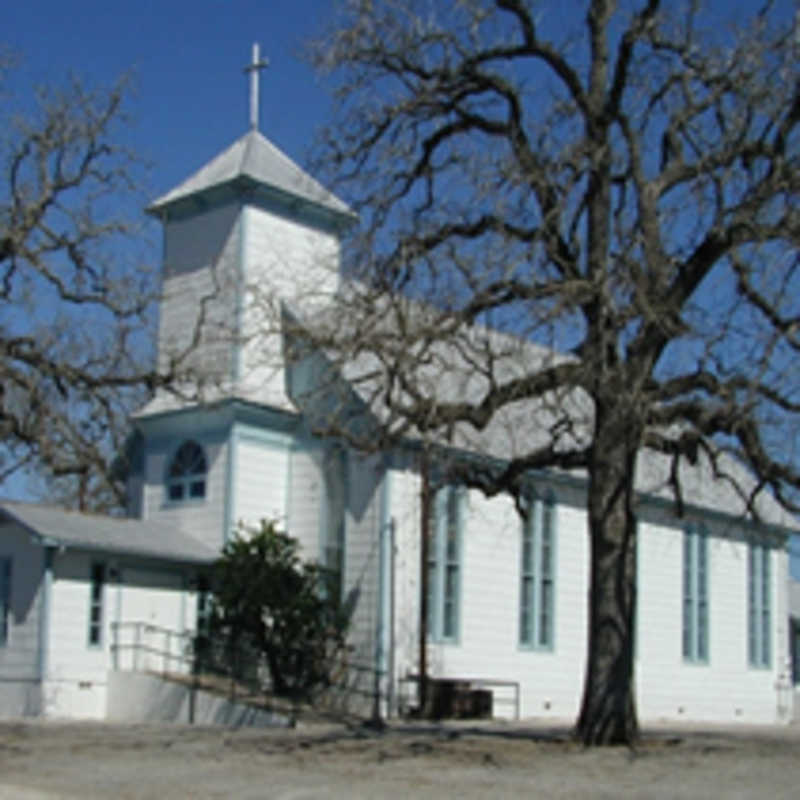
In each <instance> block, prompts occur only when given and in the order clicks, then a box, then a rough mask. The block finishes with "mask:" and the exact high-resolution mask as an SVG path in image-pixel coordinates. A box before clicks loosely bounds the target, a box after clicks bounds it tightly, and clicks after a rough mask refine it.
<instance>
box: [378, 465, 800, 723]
mask: <svg viewBox="0 0 800 800" xmlns="http://www.w3.org/2000/svg"><path fill="white" fill-rule="evenodd" d="M392 487H393V488H392V514H393V516H394V517H395V522H396V547H397V553H396V561H395V564H396V569H397V579H396V584H395V595H394V603H395V620H396V621H395V630H394V641H395V660H396V664H397V672H396V677H398V678H402V677H403V676H404V675H408V674H416V673H417V671H418V644H417V641H416V637H417V620H418V615H419V594H420V581H419V535H420V527H419V502H420V501H419V490H420V480H419V477H418V476H417V475H416V474H414V473H413V471H397V472H395V473H393V476H392ZM551 488H553V489H554V491H555V495H556V500H557V508H556V545H555V561H556V564H555V567H556V586H555V611H554V613H555V637H554V643H553V647H552V648H545V649H540V650H538V649H526V648H523V647H520V645H519V629H518V626H519V597H520V562H521V523H520V520H519V517H518V515H517V512H516V509H515V508H514V506H513V503H512V502H511V500H510V499H509V498H504V497H498V498H492V499H490V500H489V499H486V498H484V497H483V496H482V495H481V494H479V493H477V492H469V493H468V497H467V502H466V513H465V523H464V528H463V539H462V561H461V564H462V573H461V599H460V611H461V614H460V629H459V635H458V637H457V640H456V641H455V642H448V643H438V642H435V641H429V644H428V661H429V665H430V671H431V674H432V675H434V676H438V677H464V678H474V679H490V680H511V681H517V682H519V685H520V690H521V713H522V715H523V716H556V717H566V718H570V717H574V716H575V715H576V714H577V712H578V710H579V707H580V700H581V695H582V690H583V681H584V671H585V664H586V647H587V620H588V606H587V599H588V591H589V581H588V564H589V547H588V534H587V529H586V522H587V520H586V512H585V510H584V505H583V503H584V498H583V496H582V495H583V493H582V492H580V491H578V490H577V489H573V488H564V487H558V488H557V487H555V486H553V487H551ZM706 527H707V530H708V532H709V551H708V559H709V564H708V569H709V606H710V610H709V628H710V634H709V646H710V651H709V659H708V661H707V663H700V664H698V663H691V662H687V661H684V659H683V656H682V624H683V618H682V601H681V597H682V581H683V578H682V568H683V523H681V522H678V521H675V520H674V519H671V518H670V517H669V515H668V514H666V513H663V514H655V513H650V515H649V516H648V517H647V519H646V520H643V521H642V522H640V526H639V551H638V577H639V594H638V598H639V601H638V609H637V644H636V668H635V669H636V686H637V704H638V709H639V712H640V716H641V718H642V719H643V720H645V721H647V720H654V719H666V720H679V719H697V720H707V721H720V722H725V721H731V722H732V721H746V722H774V721H778V720H780V719H781V718H782V715H783V714H784V713H785V712H786V710H787V709H785V708H783V706H782V705H781V704H782V703H783V702H784V701H783V700H782V699H781V696H780V690H779V688H778V687H779V686H780V685H782V682H785V678H786V675H785V673H786V663H787V659H788V653H787V650H786V647H787V646H786V639H787V633H786V630H787V623H786V615H787V608H786V592H785V591H784V587H783V584H784V583H785V580H786V575H787V556H786V553H785V552H784V551H783V550H782V549H781V548H773V549H772V551H771V555H770V558H771V576H772V583H771V592H772V603H771V609H772V663H771V666H770V668H769V669H756V668H753V667H751V666H749V664H748V656H747V624H748V615H747V542H746V541H745V539H744V537H743V533H742V530H741V528H737V527H736V526H731V525H727V526H726V525H723V524H722V523H720V522H719V521H717V520H713V521H709V522H706ZM501 697H502V700H503V702H498V703H497V705H496V708H495V712H496V713H497V714H508V713H510V712H511V706H510V704H508V703H507V702H506V701H507V700H508V693H507V692H500V691H498V692H496V700H498V701H500V700H501ZM784 705H785V703H784Z"/></svg>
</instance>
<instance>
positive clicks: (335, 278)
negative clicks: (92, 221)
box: [143, 45, 356, 414]
mask: <svg viewBox="0 0 800 800" xmlns="http://www.w3.org/2000/svg"><path fill="white" fill-rule="evenodd" d="M265 66H266V62H265V61H264V60H262V59H261V58H260V54H259V50H258V45H254V47H253V52H252V61H251V63H250V64H249V65H248V66H247V67H246V71H247V72H248V73H249V75H250V81H251V84H250V88H251V102H250V124H251V127H250V130H249V131H248V132H247V133H245V134H244V136H242V137H240V138H239V139H237V140H236V141H235V142H233V144H231V145H230V146H229V147H227V148H226V149H225V150H223V151H222V152H221V153H219V154H218V155H216V156H215V157H214V158H212V159H211V160H210V161H208V162H207V163H206V164H205V165H204V166H202V167H200V169H198V170H197V171H196V172H195V173H194V174H192V175H190V176H189V177H188V178H186V179H185V180H184V181H182V182H181V183H179V184H178V185H177V186H175V187H174V188H172V189H170V190H169V191H168V192H166V193H165V194H163V195H161V197H159V198H157V199H156V200H155V201H153V203H152V204H151V205H150V206H149V207H148V208H147V211H148V213H150V214H152V215H153V216H155V217H156V218H157V219H159V221H160V222H161V223H162V225H163V226H164V265H163V298H162V302H161V313H160V325H159V343H158V344H159V347H158V349H159V359H160V360H161V361H162V363H164V364H169V363H172V361H173V360H174V359H175V358H176V356H177V357H178V358H179V359H181V363H182V364H184V365H188V366H189V368H190V369H191V371H192V373H193V376H192V378H191V380H192V382H193V383H196V385H197V386H198V387H201V388H202V395H203V397H204V399H206V400H210V399H216V400H222V399H224V398H241V399H246V400H248V401H249V402H254V403H258V404H261V405H264V406H269V407H273V408H276V407H277V408H282V409H288V408H290V406H291V402H290V400H289V398H288V396H287V394H286V391H285V376H284V370H285V364H284V360H283V359H284V354H283V350H282V349H281V340H280V336H279V327H280V326H279V321H280V313H279V312H280V309H281V308H282V307H283V305H284V304H288V305H289V306H290V307H298V308H299V307H303V308H306V309H307V308H309V307H312V306H314V305H315V304H316V305H320V304H324V303H326V302H328V301H329V300H330V297H331V296H332V294H333V293H335V292H336V291H337V288H338V285H339V265H340V236H341V233H342V231H343V230H344V229H346V228H347V227H349V226H350V225H352V224H353V223H354V222H355V220H356V215H355V214H354V213H353V212H352V211H351V209H350V208H349V207H348V206H347V204H346V203H344V202H342V201H341V200H340V199H339V198H338V197H336V196H335V195H334V194H332V193H331V192H329V191H328V190H327V189H326V188H325V187H324V186H322V185H321V184H320V183H319V182H318V181H316V180H315V179H314V178H312V177H311V176H310V175H309V174H308V173H307V172H305V171H304V170H303V169H301V168H300V167H299V166H298V165H297V164H296V163H295V162H294V161H292V159H290V158H289V157H288V156H287V155H285V154H284V153H282V152H281V151H280V150H279V149H278V148H277V147H275V145H273V144H272V143H271V142H270V141H268V140H267V139H266V137H265V136H263V135H262V134H261V133H260V132H259V131H258V129H257V124H258V74H259V71H260V70H262V69H263V68H264V67H265ZM188 394H191V392H188ZM176 405H177V406H180V405H181V404H180V403H179V402H177V401H176V400H175V398H172V397H170V396H168V395H167V393H159V395H158V396H157V397H156V398H155V399H154V401H153V402H152V403H151V404H149V405H148V407H147V408H146V409H144V411H143V413H144V414H148V413H157V411H160V410H167V409H168V408H169V407H175V406H176Z"/></svg>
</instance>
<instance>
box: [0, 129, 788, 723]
mask: <svg viewBox="0 0 800 800" xmlns="http://www.w3.org/2000/svg"><path fill="white" fill-rule="evenodd" d="M148 210H149V212H150V213H151V214H153V215H154V216H156V217H157V218H158V220H159V221H160V222H161V224H162V225H163V232H164V248H163V253H164V263H163V282H164V283H163V286H164V299H163V303H162V307H161V316H160V329H159V353H160V357H161V358H169V357H170V354H171V353H174V352H176V350H180V349H181V348H183V347H187V346H188V345H189V339H190V338H191V337H192V336H193V333H194V331H195V330H197V329H198V325H199V326H200V327H201V328H202V332H203V335H202V337H201V344H200V346H199V347H197V348H196V350H195V352H194V353H193V354H192V356H191V357H192V358H194V359H195V363H196V367H197V375H198V378H200V377H202V380H203V382H204V386H203V387H201V388H203V402H192V403H180V402H178V401H177V400H176V398H175V397H174V396H173V395H168V394H159V395H158V396H156V397H155V398H154V399H153V401H152V402H151V403H150V404H149V405H148V406H147V407H145V408H143V409H141V410H140V411H139V412H138V413H137V414H136V415H135V418H134V419H133V420H132V425H133V427H134V429H135V430H136V431H137V432H138V434H139V438H140V442H141V448H140V452H139V457H138V459H137V463H136V465H135V467H136V468H135V471H134V474H133V475H132V477H131V480H130V487H129V489H130V509H129V510H130V518H129V519H124V520H122V519H111V518H104V517H99V516H89V515H81V514H78V513H73V512H64V511H61V510H56V509H50V508H44V507H41V506H35V505H29V504H24V503H11V502H4V503H0V714H2V715H44V716H49V717H91V718H105V717H107V716H113V710H114V708H117V707H118V704H119V698H118V697H116V696H115V694H116V693H118V692H119V689H118V688H116V689H115V687H118V685H119V684H118V682H115V676H118V675H119V674H122V673H128V672H132V671H136V670H138V671H142V670H147V669H161V668H162V667H163V668H164V669H168V668H172V667H173V665H172V664H168V663H162V662H164V660H165V659H167V660H168V659H169V658H170V657H171V656H169V655H165V654H169V653H173V652H174V653H175V654H176V656H177V654H178V653H179V651H180V646H181V643H184V642H185V641H186V639H187V638H188V637H189V636H190V635H191V633H192V632H193V631H194V630H195V628H196V625H197V620H198V614H202V612H203V607H204V603H205V602H206V600H207V597H206V594H205V591H204V575H205V574H206V572H207V569H208V565H209V564H210V563H211V562H212V561H213V560H214V558H215V557H216V555H217V554H218V552H219V550H220V548H221V546H222V545H223V543H224V542H225V541H226V539H227V538H228V537H230V536H231V535H233V533H234V531H236V529H237V526H238V525H239V524H240V523H246V524H247V523H249V524H256V523H257V522H258V521H259V520H260V519H263V518H266V519H274V520H277V521H278V522H279V523H280V525H281V526H282V527H283V528H284V529H285V530H287V531H288V532H289V533H291V534H292V535H293V536H294V537H296V538H298V539H299V540H300V542H301V543H302V547H303V553H304V555H305V557H306V558H309V559H315V560H318V561H321V562H324V563H325V564H327V565H328V566H330V567H332V568H334V569H337V570H339V571H340V573H341V583H342V591H343V592H344V593H345V594H346V596H347V597H348V598H350V599H351V600H352V602H353V603H354V614H353V619H352V627H351V634H350V636H351V642H352V646H353V660H354V662H358V663H359V664H361V665H368V666H369V670H366V671H365V672H364V681H365V682H366V685H365V686H364V687H363V688H364V691H365V692H366V693H367V694H368V693H369V691H371V689H372V684H373V680H374V676H375V675H377V681H378V686H379V689H380V697H381V704H382V708H383V711H384V712H388V713H395V712H397V711H398V709H399V708H401V707H402V705H403V703H404V701H405V698H407V697H409V696H410V695H413V692H414V680H413V678H414V676H415V675H416V674H417V672H418V664H419V658H418V656H419V653H418V647H419V641H418V639H419V634H418V631H419V608H420V591H421V580H420V571H421V570H420V502H421V500H420V487H421V480H420V473H419V469H418V465H417V462H416V460H415V458H414V456H413V448H410V449H409V450H408V452H401V451H397V452H392V453H384V454H382V455H381V456H380V457H378V456H375V455H371V456H369V457H364V456H361V455H359V454H357V453H355V452H352V451H348V450H347V449H346V448H343V447H342V446H341V445H339V444H337V443H335V442H332V441H330V440H323V439H317V438H315V437H314V436H313V435H312V434H311V433H310V430H309V425H308V424H307V421H306V420H305V419H304V416H303V414H302V413H301V412H300V410H299V408H298V406H297V405H296V403H295V402H294V401H293V399H292V398H293V397H294V396H295V394H296V393H295V391H294V387H293V385H292V383H293V381H295V380H297V376H296V374H295V373H294V371H293V370H292V369H291V365H288V364H283V363H282V362H281V353H282V342H281V339H280V335H279V333H272V334H270V335H264V336H262V335H259V332H260V331H264V330H265V329H266V328H265V324H266V321H265V315H266V314H267V311H266V310H265V309H264V308H263V307H262V306H261V305H260V303H258V302H255V298H254V296H253V294H252V292H251V291H250V289H249V288H248V287H253V286H259V287H268V288H269V290H270V293H271V294H272V295H273V296H275V297H278V298H279V299H280V300H284V301H286V302H288V303H289V304H292V303H301V302H304V303H313V302H314V292H312V291H311V290H310V288H309V287H313V289H314V291H319V292H320V293H322V292H323V291H325V290H330V289H335V286H336V281H337V267H338V264H339V254H340V236H341V233H342V231H343V230H344V229H345V228H346V227H347V225H349V224H351V222H352V220H353V215H352V213H351V212H350V210H349V209H348V207H347V206H346V205H345V204H344V203H343V202H341V201H340V200H339V199H337V198H336V197H334V196H333V195H332V194H330V193H329V192H327V191H326V190H325V189H324V188H323V187H321V186H320V185H319V184H318V183H317V182H316V181H315V180H313V179H312V178H311V177H310V176H308V175H307V174H306V173H304V172H303V171H302V170H301V169H300V168H299V167H298V166H297V165H296V164H294V163H293V162H292V161H291V160H290V159H289V158H288V157H287V156H285V155H284V154H283V153H281V152H280V151H279V150H278V149H276V148H275V147H274V146H273V145H272V144H271V143H270V142H269V141H268V140H267V139H266V138H265V137H264V136H262V135H261V133H259V132H258V130H257V129H256V128H255V127H254V128H253V129H251V130H250V131H249V132H248V133H247V134H245V135H244V136H243V137H242V138H240V139H239V140H237V141H236V142H234V143H233V144H232V145H231V146H230V147H228V148H227V149H226V150H224V151H223V152H222V153H220V154H219V155H217V156H216V157H214V158H213V159H212V160H211V161H210V162H209V163H207V164H206V165H205V166H203V167H201V168H200V169H199V170H198V171H197V172H196V173H195V174H194V175H192V176H191V177H189V178H188V179H187V180H186V181H184V182H183V183H181V184H180V185H179V186H177V187H176V188H174V189H173V190H171V191H169V192H168V193H166V194H165V195H164V196H163V197H161V198H159V199H158V200H156V201H155V202H154V203H153V204H152V205H151V206H150V207H149V209H148ZM231 334H233V335H231ZM642 459H644V462H643V463H642V465H641V469H640V470H639V471H640V473H641V475H642V476H643V477H642V481H643V483H642V486H641V490H642V498H643V499H642V503H641V515H640V520H639V549H638V585H639V595H638V608H637V631H636V634H637V644H636V665H635V672H636V685H637V703H638V710H639V715H640V718H641V719H642V721H644V722H647V721H648V720H704V721H718V722H731V723H733V722H747V723H772V722H779V721H789V720H791V719H792V718H793V714H794V711H793V706H794V690H793V684H792V680H791V661H790V652H789V651H790V646H789V616H788V614H789V608H788V588H787V580H788V555H787V549H786V541H787V537H788V535H790V533H791V532H792V531H793V530H796V529H797V522H796V520H794V519H793V518H790V517H789V516H787V515H786V514H785V513H784V512H783V511H782V509H781V508H780V507H779V506H778V505H777V504H770V503H769V502H768V500H765V502H764V505H763V507H762V514H763V516H764V518H765V519H766V521H767V523H768V524H767V525H760V526H758V527H756V526H755V525H753V524H752V523H750V522H748V521H747V520H746V518H745V517H744V515H743V509H742V506H741V502H740V500H739V498H738V496H737V495H736V494H735V493H734V492H732V491H731V490H730V488H729V487H727V486H726V485H723V484H718V483H715V482H714V481H713V480H712V478H711V475H710V472H709V471H707V470H705V471H704V470H703V469H702V468H698V470H697V471H696V474H695V475H694V476H692V478H691V480H690V484H691V485H690V489H689V491H688V493H687V498H686V499H687V501H688V503H687V513H686V514H685V516H684V517H683V518H682V519H680V520H679V519H677V518H675V517H674V516H673V513H672V509H671V506H670V504H669V502H668V501H667V500H666V499H665V497H664V496H662V493H661V491H660V489H659V487H660V486H663V484H664V480H663V478H664V475H663V469H662V467H663V465H659V463H657V462H655V461H653V460H652V459H650V460H649V461H648V460H647V459H648V457H647V455H646V454H643V455H642ZM532 481H533V483H534V485H535V492H536V498H537V499H536V501H535V503H536V507H535V510H534V513H533V514H532V515H531V521H530V523H529V524H527V525H523V524H522V523H521V520H520V517H519V515H518V513H517V511H516V509H515V507H514V504H513V502H512V501H511V500H510V499H509V498H504V497H497V498H493V499H491V500H489V499H486V498H485V497H484V496H482V495H481V494H480V493H478V492H473V491H469V492H467V491H463V490H461V489H459V488H458V487H447V488H445V489H443V490H441V491H440V492H439V495H438V497H437V499H436V503H435V510H436V519H435V523H434V525H433V527H432V534H433V541H432V542H431V549H430V556H429V558H428V563H427V565H426V570H427V571H428V575H429V577H430V585H429V601H430V602H429V605H430V609H429V611H430V613H429V637H428V644H427V652H428V663H429V665H430V667H429V668H430V673H431V675H432V676H434V677H436V678H442V679H447V678H450V679H458V680H459V681H463V682H465V683H468V684H471V685H473V686H479V687H483V688H484V689H487V690H489V691H491V693H492V699H493V713H494V714H495V715H496V716H506V717H521V718H525V717H550V718H554V719H555V718H558V719H564V718H571V717H574V716H575V715H576V713H577V711H578V706H579V702H580V698H581V691H582V688H583V675H584V666H585V655H586V642H587V636H586V623H587V608H586V598H587V593H588V552H589V543H588V534H587V526H586V513H585V499H584V498H585V482H584V479H583V478H582V477H581V476H580V475H569V474H564V473H552V474H550V473H542V474H537V475H535V476H532ZM143 636H144V637H146V636H150V637H151V638H152V637H155V640H153V641H149V640H148V641H143V640H142V637H143ZM370 670H372V672H370Z"/></svg>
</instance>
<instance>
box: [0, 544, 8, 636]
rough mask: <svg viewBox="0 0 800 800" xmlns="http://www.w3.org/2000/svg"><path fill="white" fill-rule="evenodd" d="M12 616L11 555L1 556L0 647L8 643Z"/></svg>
mask: <svg viewBox="0 0 800 800" xmlns="http://www.w3.org/2000/svg"><path fill="white" fill-rule="evenodd" d="M10 617H11V556H0V647H4V646H5V645H6V644H8V633H9V627H10V626H9V618H10Z"/></svg>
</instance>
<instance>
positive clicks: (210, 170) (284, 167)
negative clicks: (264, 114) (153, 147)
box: [147, 130, 355, 223]
mask: <svg viewBox="0 0 800 800" xmlns="http://www.w3.org/2000/svg"><path fill="white" fill-rule="evenodd" d="M243 191H255V192H256V193H259V194H262V195H266V196H268V197H269V196H271V197H272V198H273V199H274V200H276V201H279V202H282V203H283V204H285V205H289V206H296V205H298V204H300V205H305V206H311V207H313V208H315V209H316V210H317V211H321V212H323V213H324V214H325V215H326V216H332V217H334V218H338V220H336V221H338V222H339V223H341V222H352V221H353V220H354V219H355V214H354V212H353V211H352V210H351V209H350V208H349V206H348V205H347V204H346V203H344V202H342V201H341V200H340V199H339V198H338V197H336V196H335V195H334V194H332V193H331V192H329V191H328V190H327V189H326V188H325V187H324V186H322V184H320V183H319V182H318V181H316V180H314V178H312V177H311V176H310V175H309V174H308V173H307V172H305V171H304V170H303V169H301V168H300V167H299V166H298V165H297V164H295V162H294V161H292V159H290V158H289V157H288V156H287V155H286V154H285V153H282V152H281V151H280V150H279V149H278V148H277V147H275V145H274V144H272V142H270V141H269V140H268V139H267V138H266V137H264V136H263V135H262V134H261V133H259V132H258V131H257V130H251V131H248V132H247V133H246V134H245V135H244V136H242V137H241V138H240V139H237V140H236V141H235V142H234V143H233V144H232V145H231V146H230V147H228V148H227V150H223V152H221V153H220V154H219V155H218V156H216V157H215V158H213V159H211V161H209V162H208V163H207V164H206V165H205V166H203V167H201V168H200V169H199V170H197V172H195V173H194V174H193V175H191V176H189V177H188V178H187V179H186V180H185V181H183V183H180V184H179V185H178V186H176V187H175V188H174V189H171V190H170V191H168V192H167V193H166V194H164V195H162V196H161V197H159V198H158V199H156V200H154V201H153V202H152V203H151V204H150V205H149V206H148V208H147V211H148V212H149V213H151V214H154V215H160V214H161V213H163V212H165V211H167V209H170V210H172V209H173V208H177V206H178V205H179V204H181V205H182V204H183V203H184V202H186V201H190V200H191V199H197V200H199V199H201V198H202V197H204V196H212V195H220V196H222V197H225V196H226V195H235V194H240V193H242V192H243Z"/></svg>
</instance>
